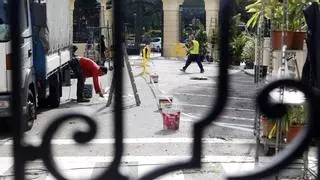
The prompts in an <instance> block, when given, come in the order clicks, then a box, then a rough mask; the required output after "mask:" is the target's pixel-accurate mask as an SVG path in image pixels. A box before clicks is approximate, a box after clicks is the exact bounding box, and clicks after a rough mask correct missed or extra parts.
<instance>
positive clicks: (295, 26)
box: [246, 0, 313, 50]
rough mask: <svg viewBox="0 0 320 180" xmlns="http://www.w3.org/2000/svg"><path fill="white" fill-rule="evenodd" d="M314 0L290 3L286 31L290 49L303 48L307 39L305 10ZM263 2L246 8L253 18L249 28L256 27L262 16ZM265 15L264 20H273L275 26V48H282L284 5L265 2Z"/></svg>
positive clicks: (296, 0)
mask: <svg viewBox="0 0 320 180" xmlns="http://www.w3.org/2000/svg"><path fill="white" fill-rule="evenodd" d="M312 2H313V0H304V1H301V0H290V1H288V30H287V31H286V34H287V38H286V44H287V47H288V49H292V50H298V49H302V48H303V42H304V38H305V30H306V25H305V18H304V14H303V9H304V8H306V7H308V6H309V4H310V3H312ZM261 6H262V2H261V0H257V1H255V2H254V3H252V4H250V5H248V6H246V9H247V11H248V12H249V13H251V14H252V16H251V18H250V19H249V20H248V22H247V26H248V27H255V26H256V25H257V23H258V21H259V19H260V16H261ZM264 7H265V13H264V18H265V19H268V20H270V19H271V20H272V21H273V22H272V23H273V24H274V25H275V30H274V31H273V32H272V36H273V48H274V49H280V48H281V35H282V31H281V29H282V24H283V15H284V12H283V10H284V9H283V4H282V3H280V2H279V0H266V1H265V6H264Z"/></svg>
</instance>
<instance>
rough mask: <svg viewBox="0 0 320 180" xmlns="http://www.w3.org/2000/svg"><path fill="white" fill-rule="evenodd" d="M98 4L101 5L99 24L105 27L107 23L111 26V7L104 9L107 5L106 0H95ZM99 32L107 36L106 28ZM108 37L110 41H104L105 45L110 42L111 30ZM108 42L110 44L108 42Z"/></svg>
mask: <svg viewBox="0 0 320 180" xmlns="http://www.w3.org/2000/svg"><path fill="white" fill-rule="evenodd" d="M97 1H98V2H99V3H100V5H101V12H100V26H101V27H107V25H109V27H112V24H113V23H112V22H113V9H112V8H111V9H106V7H107V4H106V3H107V1H108V0H97ZM101 33H103V34H104V35H105V37H106V38H107V36H106V35H107V34H105V33H107V29H102V31H101ZM110 38H111V41H108V40H107V41H106V45H107V46H109V45H110V44H112V32H111V33H110ZM109 43H110V44H109Z"/></svg>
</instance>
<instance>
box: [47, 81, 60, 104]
mask: <svg viewBox="0 0 320 180" xmlns="http://www.w3.org/2000/svg"><path fill="white" fill-rule="evenodd" d="M48 100H49V105H50V106H51V107H52V108H57V107H59V105H60V86H58V87H55V86H50V95H49V97H48Z"/></svg>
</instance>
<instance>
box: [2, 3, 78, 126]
mask: <svg viewBox="0 0 320 180" xmlns="http://www.w3.org/2000/svg"><path fill="white" fill-rule="evenodd" d="M8 1H9V0H0V120H1V121H6V122H7V123H8V122H9V123H10V117H11V111H10V98H11V71H12V66H11V54H12V53H11V52H12V51H11V41H10V32H9V31H10V26H9V21H8V19H9V17H8V10H9V8H8ZM21 1H22V3H21V7H20V8H19V9H20V12H21V27H22V28H21V29H22V32H21V43H22V45H21V47H20V48H21V52H22V53H21V60H22V61H23V63H22V64H23V65H22V74H23V77H22V92H23V94H22V97H23V99H24V100H25V101H23V113H24V116H25V117H26V118H24V119H25V123H24V125H25V130H29V129H31V128H32V126H33V122H34V120H35V119H36V116H37V112H36V109H37V107H38V106H43V107H44V106H50V107H58V106H59V104H60V97H61V95H62V85H63V84H70V75H69V67H68V61H70V59H71V52H70V47H71V43H72V32H71V26H72V19H71V17H70V8H69V7H70V1H69V0H46V1H45V0H21ZM17 9H18V8H17Z"/></svg>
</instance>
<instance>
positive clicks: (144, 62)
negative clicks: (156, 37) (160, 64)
mask: <svg viewBox="0 0 320 180" xmlns="http://www.w3.org/2000/svg"><path fill="white" fill-rule="evenodd" d="M149 44H150V43H147V45H146V46H145V47H144V48H143V49H142V67H143V71H142V72H141V73H140V74H141V75H144V74H149V72H148V70H147V66H149V65H148V60H149V59H150V55H151V48H150V45H149Z"/></svg>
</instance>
